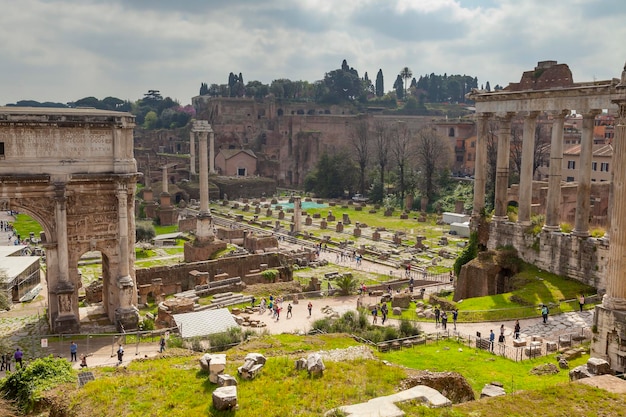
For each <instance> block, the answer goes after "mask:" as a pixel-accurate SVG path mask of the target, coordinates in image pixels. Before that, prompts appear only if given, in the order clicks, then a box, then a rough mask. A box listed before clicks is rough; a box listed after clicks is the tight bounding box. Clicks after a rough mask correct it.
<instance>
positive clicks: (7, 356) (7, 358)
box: [4, 352, 11, 371]
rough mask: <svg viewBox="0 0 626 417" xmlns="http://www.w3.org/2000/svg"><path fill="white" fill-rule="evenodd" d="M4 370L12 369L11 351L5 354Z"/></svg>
mask: <svg viewBox="0 0 626 417" xmlns="http://www.w3.org/2000/svg"><path fill="white" fill-rule="evenodd" d="M4 370H5V371H10V370H11V353H9V352H7V353H6V354H4Z"/></svg>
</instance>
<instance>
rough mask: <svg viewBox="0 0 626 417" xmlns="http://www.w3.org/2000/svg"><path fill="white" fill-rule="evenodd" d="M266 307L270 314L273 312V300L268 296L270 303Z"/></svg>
mask: <svg viewBox="0 0 626 417" xmlns="http://www.w3.org/2000/svg"><path fill="white" fill-rule="evenodd" d="M270 297H271V295H270ZM267 308H268V310H269V311H270V314H274V300H273V299H272V298H270V303H269V304H268V305H267Z"/></svg>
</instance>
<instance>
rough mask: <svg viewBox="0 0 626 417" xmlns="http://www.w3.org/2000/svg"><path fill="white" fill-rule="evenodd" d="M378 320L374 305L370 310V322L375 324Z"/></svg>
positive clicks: (376, 307) (376, 308) (376, 309)
mask: <svg viewBox="0 0 626 417" xmlns="http://www.w3.org/2000/svg"><path fill="white" fill-rule="evenodd" d="M377 321H378V306H374V309H373V310H372V324H376V322H377Z"/></svg>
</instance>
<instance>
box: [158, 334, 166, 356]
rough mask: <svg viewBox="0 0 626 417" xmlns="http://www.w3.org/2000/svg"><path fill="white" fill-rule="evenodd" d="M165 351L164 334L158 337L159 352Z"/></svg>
mask: <svg viewBox="0 0 626 417" xmlns="http://www.w3.org/2000/svg"><path fill="white" fill-rule="evenodd" d="M164 351H165V335H161V338H160V339H159V353H163V352H164Z"/></svg>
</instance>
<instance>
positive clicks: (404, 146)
mask: <svg viewBox="0 0 626 417" xmlns="http://www.w3.org/2000/svg"><path fill="white" fill-rule="evenodd" d="M391 154H392V156H393V159H394V162H395V163H396V165H397V168H398V185H399V187H398V188H399V189H400V199H401V200H402V201H404V194H405V192H406V174H407V172H406V171H407V169H408V167H409V166H408V165H409V162H410V161H411V160H412V159H413V146H412V136H411V130H410V129H409V128H408V126H407V125H406V123H404V122H398V123H396V124H395V126H393V129H392V135H391Z"/></svg>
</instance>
